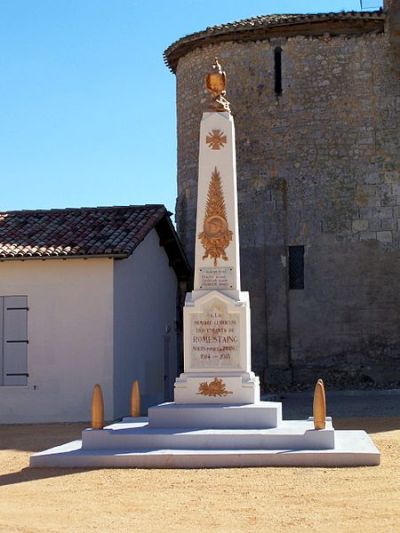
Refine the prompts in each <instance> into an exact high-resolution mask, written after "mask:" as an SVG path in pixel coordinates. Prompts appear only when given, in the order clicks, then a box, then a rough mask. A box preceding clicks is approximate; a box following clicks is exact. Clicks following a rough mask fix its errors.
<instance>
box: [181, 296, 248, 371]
mask: <svg viewBox="0 0 400 533" xmlns="http://www.w3.org/2000/svg"><path fill="white" fill-rule="evenodd" d="M239 332H240V319H239V314H238V313H228V311H227V309H226V306H225V305H224V304H223V303H222V302H218V301H215V302H213V303H212V304H211V305H210V306H208V307H206V308H205V309H204V312H202V313H194V314H193V315H192V317H191V345H192V346H191V358H192V361H191V363H192V364H191V366H192V368H201V369H206V368H225V369H238V368H240V335H239Z"/></svg>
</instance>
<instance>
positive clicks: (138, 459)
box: [30, 431, 380, 468]
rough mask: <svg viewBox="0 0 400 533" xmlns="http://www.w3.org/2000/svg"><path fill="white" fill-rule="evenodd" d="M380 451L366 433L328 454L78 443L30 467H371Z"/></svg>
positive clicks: (350, 436) (350, 435)
mask: <svg viewBox="0 0 400 533" xmlns="http://www.w3.org/2000/svg"><path fill="white" fill-rule="evenodd" d="M379 462H380V453H379V450H378V449H377V448H376V447H375V445H374V443H373V442H372V440H371V439H370V437H369V436H368V435H367V434H366V433H365V431H335V448H334V449H331V450H287V449H285V450H247V449H246V450H168V449H164V450H157V451H145V450H144V451H141V452H132V451H130V450H116V449H113V450H111V449H109V450H84V449H82V443H81V441H74V442H70V443H68V444H64V445H62V446H57V447H56V448H52V449H50V450H46V451H44V452H39V453H35V454H33V455H32V456H31V459H30V466H31V467H62V468H95V467H96V468H220V467H226V468H231V467H265V466H310V467H340V466H342V467H343V466H373V465H378V464H379Z"/></svg>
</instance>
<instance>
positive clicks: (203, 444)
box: [30, 59, 380, 468]
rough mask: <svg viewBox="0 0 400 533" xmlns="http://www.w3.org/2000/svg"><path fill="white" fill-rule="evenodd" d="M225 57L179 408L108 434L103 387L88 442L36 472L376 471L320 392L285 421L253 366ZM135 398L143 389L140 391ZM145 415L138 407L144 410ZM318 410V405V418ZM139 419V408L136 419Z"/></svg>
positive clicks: (205, 179) (216, 84) (152, 412)
mask: <svg viewBox="0 0 400 533" xmlns="http://www.w3.org/2000/svg"><path fill="white" fill-rule="evenodd" d="M226 85H227V82H226V74H225V72H224V71H223V70H222V68H221V66H220V64H219V63H218V60H217V59H216V60H215V63H214V65H213V69H212V70H211V71H210V72H209V73H208V75H207V76H206V86H207V89H208V92H209V93H210V99H211V102H210V105H209V109H208V110H207V111H205V112H204V113H203V117H202V120H201V124H200V147H199V179H198V199H197V226H196V252H195V276H194V290H193V291H192V292H190V293H188V294H187V296H186V302H185V306H184V310H183V313H184V372H183V373H182V374H181V375H180V376H178V377H177V379H176V382H175V397H174V400H175V401H174V402H168V403H163V404H160V405H156V406H154V407H150V408H149V410H148V417H146V418H144V417H140V416H130V417H126V418H123V419H122V421H121V422H117V423H113V424H111V425H109V426H106V427H103V424H104V420H103V419H104V414H103V413H104V411H103V405H102V395H101V388H100V387H99V386H96V387H95V390H94V396H93V405H92V427H91V428H89V429H85V430H84V431H83V432H82V440H81V441H74V442H71V443H67V444H64V445H62V446H58V447H56V448H52V449H50V450H46V451H43V452H39V453H36V454H33V455H32V456H31V460H30V466H32V467H117V468H120V467H128V468H130V467H132V468H135V467H137V468H201V467H245V466H361V465H377V464H379V461H380V453H379V451H378V449H377V448H376V447H375V445H374V444H373V442H372V440H371V439H370V437H369V436H368V435H367V434H366V433H365V432H364V431H336V430H335V429H334V428H333V426H332V420H331V419H330V418H329V417H326V403H325V392H324V387H323V383H322V381H321V380H319V381H318V383H317V385H316V393H315V396H314V409H313V414H314V416H313V417H310V418H309V419H307V420H291V421H284V420H282V404H281V403H280V402H270V401H261V400H260V383H259V379H258V377H257V376H256V375H255V374H254V373H253V372H252V369H251V338H250V301H249V295H248V293H247V292H243V291H242V290H241V286H240V266H239V265H240V262H239V231H238V208H237V185H236V154H235V128H234V121H233V117H232V114H231V112H230V104H229V102H228V100H227V98H226ZM134 396H135V397H137V396H138V389H137V387H134ZM136 411H138V410H136ZM311 411H312V407H311V406H310V412H311ZM135 414H137V415H138V414H139V413H138V412H135V409H134V408H132V409H131V415H135Z"/></svg>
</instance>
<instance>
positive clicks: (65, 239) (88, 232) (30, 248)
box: [0, 205, 172, 259]
mask: <svg viewBox="0 0 400 533" xmlns="http://www.w3.org/2000/svg"><path fill="white" fill-rule="evenodd" d="M169 215H170V213H169V212H168V211H167V210H166V208H165V207H164V206H163V205H129V206H124V207H84V208H77V209H50V210H37V211H8V212H4V213H1V212H0V259H1V258H4V259H12V258H15V259H17V258H26V259H28V258H35V257H41V258H47V257H82V256H86V257H90V256H107V257H127V256H129V255H130V254H131V253H132V252H133V251H134V250H135V248H136V247H137V246H138V244H139V243H140V242H141V241H142V240H143V239H144V238H145V237H146V235H147V234H148V233H149V232H150V231H151V230H152V229H153V228H155V227H156V225H157V224H159V223H160V222H161V220H162V219H163V218H168V219H169ZM168 221H169V220H168ZM169 224H170V225H171V226H172V224H171V223H170V221H169Z"/></svg>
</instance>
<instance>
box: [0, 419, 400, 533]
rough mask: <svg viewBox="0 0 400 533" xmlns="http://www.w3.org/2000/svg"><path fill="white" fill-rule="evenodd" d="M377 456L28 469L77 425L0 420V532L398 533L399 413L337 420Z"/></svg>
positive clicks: (75, 431) (77, 430) (77, 431)
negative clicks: (355, 463)
mask: <svg viewBox="0 0 400 533" xmlns="http://www.w3.org/2000/svg"><path fill="white" fill-rule="evenodd" d="M334 425H335V427H336V428H337V429H365V430H367V431H368V432H369V433H370V434H371V436H372V438H373V440H374V442H375V444H376V445H377V446H378V447H379V448H380V450H381V453H382V459H381V465H380V466H375V467H364V468H331V469H329V468H313V469H311V468H246V469H216V470H207V469H204V470H106V469H103V470H100V469H99V470H85V471H82V470H75V469H74V470H71V469H30V468H28V461H29V455H30V454H31V453H32V452H34V451H40V450H43V449H46V448H50V447H52V446H55V445H57V444H61V443H63V442H67V441H70V440H76V439H77V438H79V437H80V431H81V429H82V428H83V427H84V426H83V425H82V424H48V425H15V426H0V531H7V532H11V533H14V532H38V531H40V532H42V531H46V532H50V531H51V532H53V531H68V532H74V531H85V532H86V531H100V532H103V531H104V532H109V531H118V532H147V531H156V532H158V531H162V532H168V531H179V532H181V531H182V532H183V531H185V532H193V533H194V532H200V531H201V532H205V531H213V532H214V531H218V532H222V531H223V532H237V531H244V532H247V531H268V532H275V531H276V532H282V531H323V532H324V533H328V532H329V533H330V532H334V531H341V532H346V533H347V532H352V531H357V532H360V531H362V532H363V533H364V532H370V531H371V532H374V533H379V532H390V533H391V532H400V417H380V418H351V419H347V420H344V419H341V420H334Z"/></svg>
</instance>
